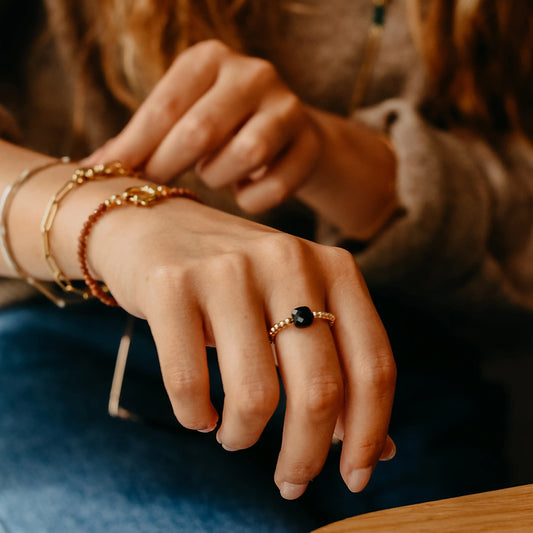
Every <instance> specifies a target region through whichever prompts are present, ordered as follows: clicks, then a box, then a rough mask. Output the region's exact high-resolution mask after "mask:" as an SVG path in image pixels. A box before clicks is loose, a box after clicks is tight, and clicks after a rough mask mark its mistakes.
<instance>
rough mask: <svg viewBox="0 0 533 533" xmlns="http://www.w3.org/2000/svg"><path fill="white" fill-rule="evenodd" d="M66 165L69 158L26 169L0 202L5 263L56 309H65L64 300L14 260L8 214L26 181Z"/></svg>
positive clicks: (0, 222)
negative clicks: (55, 167)
mask: <svg viewBox="0 0 533 533" xmlns="http://www.w3.org/2000/svg"><path fill="white" fill-rule="evenodd" d="M66 163H70V158H69V157H62V158H61V159H55V160H54V161H49V162H47V163H44V164H43V165H39V166H37V167H34V168H27V169H26V170H24V171H23V172H22V173H21V174H20V176H19V177H18V178H17V179H16V180H15V181H14V182H13V183H12V184H11V185H8V186H7V187H6V188H5V189H4V193H3V195H2V198H1V200H0V244H1V248H2V253H3V255H4V259H5V261H6V263H7V264H8V265H10V266H11V268H12V269H13V270H14V271H15V272H16V273H17V274H18V275H19V276H20V277H21V278H22V279H24V280H25V281H26V283H28V284H29V285H31V286H32V287H35V288H36V289H37V290H38V291H40V292H41V293H42V294H44V296H46V297H47V298H48V299H50V300H51V301H52V302H54V303H55V304H56V305H57V306H58V307H65V305H66V302H65V300H64V299H63V298H61V297H59V296H57V295H55V294H54V293H53V292H52V291H51V290H50V288H49V287H47V286H46V285H45V284H44V283H42V282H40V281H38V280H36V279H35V278H34V277H33V276H32V275H31V274H29V273H28V272H27V271H26V270H25V269H24V268H22V267H21V266H20V265H19V264H18V262H17V260H16V259H15V256H14V254H13V249H12V248H11V242H10V240H9V213H10V210H11V204H12V203H13V199H14V198H15V195H16V194H17V192H18V190H19V189H20V187H21V186H22V185H23V184H24V183H25V182H26V181H27V180H29V179H31V178H33V177H34V176H35V175H36V174H39V173H40V172H43V171H44V170H47V169H49V168H51V167H54V166H56V165H62V164H66Z"/></svg>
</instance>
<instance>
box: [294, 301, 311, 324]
mask: <svg viewBox="0 0 533 533" xmlns="http://www.w3.org/2000/svg"><path fill="white" fill-rule="evenodd" d="M314 318H315V317H314V316H313V311H311V309H309V307H305V306H303V307H297V308H296V309H293V310H292V320H293V322H294V325H295V326H296V327H297V328H307V327H309V326H310V325H311V324H312V323H313V319H314Z"/></svg>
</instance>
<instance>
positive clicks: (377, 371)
mask: <svg viewBox="0 0 533 533" xmlns="http://www.w3.org/2000/svg"><path fill="white" fill-rule="evenodd" d="M360 374H361V379H362V381H363V382H364V384H365V385H366V386H367V387H368V388H370V389H371V390H375V391H378V392H379V391H383V392H386V391H388V390H390V389H391V388H393V387H394V385H395V383H396V363H395V361H394V357H393V356H392V354H391V353H390V352H389V351H385V350H377V349H376V350H375V351H374V354H373V357H372V358H369V359H368V360H367V361H365V362H363V363H362V369H361V373H360Z"/></svg>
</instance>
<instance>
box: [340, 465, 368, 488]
mask: <svg viewBox="0 0 533 533" xmlns="http://www.w3.org/2000/svg"><path fill="white" fill-rule="evenodd" d="M373 470H374V468H373V467H371V466H369V467H367V468H359V469H357V470H354V471H353V472H352V473H351V474H349V475H348V478H347V480H346V485H348V488H349V489H350V490H351V491H352V492H361V491H362V490H363V489H364V488H365V487H366V484H367V483H368V480H369V479H370V476H371V475H372V472H373Z"/></svg>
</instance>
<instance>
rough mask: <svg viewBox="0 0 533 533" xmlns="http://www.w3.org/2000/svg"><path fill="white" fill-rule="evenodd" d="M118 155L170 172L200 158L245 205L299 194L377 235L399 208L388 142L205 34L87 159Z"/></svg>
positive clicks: (356, 230)
mask: <svg viewBox="0 0 533 533" xmlns="http://www.w3.org/2000/svg"><path fill="white" fill-rule="evenodd" d="M112 159H119V160H121V161H123V162H124V163H126V164H128V165H129V166H131V167H142V168H143V170H144V171H145V172H146V174H147V176H149V177H150V178H151V179H153V180H155V181H158V182H165V181H168V180H170V179H171V178H173V177H175V176H177V175H179V174H180V173H181V172H183V171H184V170H186V169H188V168H190V167H193V166H194V167H195V169H196V171H197V173H198V175H199V176H200V178H201V179H202V180H203V181H204V182H205V183H206V184H207V185H208V186H209V187H212V188H220V187H227V186H232V187H233V188H234V191H235V198H236V200H237V202H238V203H239V204H240V206H241V207H242V208H243V209H244V210H245V211H248V212H251V213H258V212H261V211H265V210H266V209H269V208H271V207H274V206H275V205H278V204H280V203H281V202H283V201H284V200H286V199H287V198H288V197H290V196H292V195H296V196H297V197H299V198H300V199H301V200H303V201H304V202H305V203H307V204H308V205H309V206H310V207H312V208H313V209H315V210H316V211H317V212H318V213H319V214H321V215H323V216H325V217H326V218H328V219H330V221H331V222H333V223H335V224H337V225H338V226H339V227H340V229H342V230H343V231H344V232H345V234H346V235H347V236H350V237H356V238H360V239H367V238H369V237H371V236H372V235H373V234H374V233H375V232H376V231H377V230H378V229H379V228H380V227H381V225H382V224H383V223H384V222H385V221H386V220H387V219H388V217H389V216H390V215H391V213H392V212H393V211H394V209H395V208H396V194H395V190H394V179H395V158H394V154H393V152H392V149H391V146H390V144H389V143H388V142H387V141H386V140H385V139H384V138H383V137H380V136H378V135H377V134H376V133H375V132H372V131H370V130H368V129H366V128H364V127H363V126H361V125H360V124H358V123H357V122H356V121H354V120H347V119H344V118H341V117H338V116H336V115H332V114H330V113H326V112H324V111H321V110H318V109H314V108H312V107H310V106H307V105H305V104H304V103H302V102H301V101H300V100H299V99H298V97H297V96H296V95H295V94H294V93H293V92H292V91H291V90H289V88H287V86H286V85H285V84H284V83H283V82H282V80H281V79H280V77H279V75H278V74H277V72H276V70H275V68H274V67H273V65H272V64H271V63H268V62H267V61H264V60H262V59H257V58H252V57H247V56H244V55H241V54H238V53H236V52H234V51H232V50H231V49H230V48H228V47H227V46H225V45H223V44H222V43H220V42H218V41H204V42H202V43H200V44H197V45H195V46H193V47H191V48H189V49H188V50H186V51H185V52H184V53H182V54H181V55H180V56H179V57H178V58H177V59H176V60H175V61H174V63H173V65H172V66H171V67H170V69H169V70H168V72H167V74H166V75H165V76H164V77H163V78H162V79H161V81H160V82H159V83H158V84H157V85H156V87H155V88H154V90H153V91H152V93H151V94H150V95H149V96H148V98H147V99H146V100H145V102H144V103H143V104H142V105H141V107H140V108H139V110H138V111H137V113H136V114H135V115H134V116H133V118H132V119H131V121H130V122H129V124H128V125H127V126H126V128H125V129H124V130H123V131H122V132H121V133H120V134H119V135H118V136H117V137H115V138H113V139H111V140H110V141H109V142H108V143H106V144H105V145H104V146H103V147H102V148H101V149H99V150H98V151H97V152H96V153H95V154H93V156H92V157H90V158H89V159H88V160H87V162H88V163H90V164H94V163H98V162H104V161H110V160H112Z"/></svg>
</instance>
